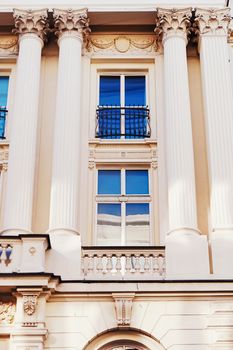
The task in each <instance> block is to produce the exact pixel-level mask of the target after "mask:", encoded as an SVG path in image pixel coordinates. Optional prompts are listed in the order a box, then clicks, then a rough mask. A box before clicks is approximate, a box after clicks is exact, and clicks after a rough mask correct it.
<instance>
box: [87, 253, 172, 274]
mask: <svg viewBox="0 0 233 350" xmlns="http://www.w3.org/2000/svg"><path fill="white" fill-rule="evenodd" d="M82 272H83V275H84V279H86V280H91V279H93V280H96V279H100V280H105V279H116V280H138V279H139V280H140V279H143V280H147V279H148V280H151V279H159V280H161V279H164V278H165V249H164V248H163V247H143V248H139V247H82Z"/></svg>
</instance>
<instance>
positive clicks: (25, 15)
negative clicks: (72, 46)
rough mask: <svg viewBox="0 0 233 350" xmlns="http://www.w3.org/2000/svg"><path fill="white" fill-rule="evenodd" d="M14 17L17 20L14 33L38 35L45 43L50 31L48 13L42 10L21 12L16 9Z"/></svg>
mask: <svg viewBox="0 0 233 350" xmlns="http://www.w3.org/2000/svg"><path fill="white" fill-rule="evenodd" d="M13 17H14V20H15V29H14V30H13V32H14V33H16V34H19V35H23V34H36V35H37V36H38V37H39V38H41V39H42V40H43V41H45V40H46V35H47V33H48V31H49V23H48V11H47V9H42V10H35V11H34V10H19V9H14V13H13Z"/></svg>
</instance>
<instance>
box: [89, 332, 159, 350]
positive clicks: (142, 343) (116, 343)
mask: <svg viewBox="0 0 233 350" xmlns="http://www.w3.org/2000/svg"><path fill="white" fill-rule="evenodd" d="M83 350H165V348H164V347H163V346H162V345H161V344H160V342H159V341H158V340H156V339H154V338H153V337H151V336H150V335H147V334H145V333H142V332H140V331H137V330H129V329H126V330H112V331H107V332H105V333H103V334H101V335H99V336H97V337H95V338H94V339H92V340H91V341H90V342H89V343H88V344H87V345H86V346H85V347H84V349H83Z"/></svg>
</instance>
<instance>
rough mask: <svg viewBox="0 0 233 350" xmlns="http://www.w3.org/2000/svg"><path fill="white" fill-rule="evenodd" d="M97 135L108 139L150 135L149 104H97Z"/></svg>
mask: <svg viewBox="0 0 233 350" xmlns="http://www.w3.org/2000/svg"><path fill="white" fill-rule="evenodd" d="M96 137H99V138H106V139H117V138H121V137H124V138H126V139H138V138H146V137H150V110H149V108H148V106H127V107H120V106H97V109H96Z"/></svg>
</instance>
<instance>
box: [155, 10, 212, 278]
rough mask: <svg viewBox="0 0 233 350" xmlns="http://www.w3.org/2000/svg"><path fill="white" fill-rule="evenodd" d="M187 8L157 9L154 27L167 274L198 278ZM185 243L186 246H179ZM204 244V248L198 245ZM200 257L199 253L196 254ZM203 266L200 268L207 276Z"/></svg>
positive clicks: (188, 16)
mask: <svg viewBox="0 0 233 350" xmlns="http://www.w3.org/2000/svg"><path fill="white" fill-rule="evenodd" d="M190 17H191V8H185V9H179V10H176V9H172V10H166V9H158V11H157V18H158V22H157V27H158V29H160V30H161V31H162V34H163V37H162V41H163V46H164V87H165V89H164V91H165V92H164V93H165V124H166V131H165V132H166V136H165V137H166V155H167V159H166V161H167V181H168V215H169V233H168V235H167V239H166V248H167V255H166V256H167V271H168V274H172V275H174V274H177V275H180V274H182V273H183V274H186V273H187V274H195V273H196V274H197V273H199V272H200V270H202V266H201V264H202V263H203V261H202V263H201V264H199V263H197V262H196V261H195V259H194V255H195V254H197V250H198V249H201V251H200V254H202V255H203V257H205V255H206V254H207V249H206V248H207V246H206V241H205V242H204V240H203V239H199V238H200V237H201V236H200V234H199V231H198V228H197V209H196V187H195V172H194V153H193V141H192V124H191V111H190V101H189V84H188V69H187V55H186V45H187V34H188V30H189V27H190ZM184 242H185V244H184ZM203 242H204V245H203ZM198 254H199V253H198ZM207 269H208V264H207V263H206V266H204V267H203V270H204V271H206V272H207Z"/></svg>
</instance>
